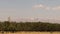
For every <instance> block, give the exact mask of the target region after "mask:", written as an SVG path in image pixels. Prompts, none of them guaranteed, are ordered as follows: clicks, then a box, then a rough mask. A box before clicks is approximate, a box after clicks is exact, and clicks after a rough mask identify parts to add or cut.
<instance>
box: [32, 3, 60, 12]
mask: <svg viewBox="0 0 60 34" xmlns="http://www.w3.org/2000/svg"><path fill="white" fill-rule="evenodd" d="M33 9H43V10H54V11H55V10H60V6H55V7H49V6H45V5H43V4H40V5H34V6H33Z"/></svg>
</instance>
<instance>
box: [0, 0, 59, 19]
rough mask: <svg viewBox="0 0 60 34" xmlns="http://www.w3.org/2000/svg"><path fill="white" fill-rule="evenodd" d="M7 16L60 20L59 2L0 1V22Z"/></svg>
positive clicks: (41, 0) (38, 0)
mask: <svg viewBox="0 0 60 34" xmlns="http://www.w3.org/2000/svg"><path fill="white" fill-rule="evenodd" d="M8 16H11V17H12V18H15V17H16V18H18V17H23V18H24V17H43V18H52V19H59V18H60V0H0V20H6V19H7V17H8Z"/></svg>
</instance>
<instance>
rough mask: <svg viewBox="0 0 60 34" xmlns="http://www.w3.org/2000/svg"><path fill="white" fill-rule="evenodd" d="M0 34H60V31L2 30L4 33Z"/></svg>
mask: <svg viewBox="0 0 60 34" xmlns="http://www.w3.org/2000/svg"><path fill="white" fill-rule="evenodd" d="M0 34H60V32H52V33H51V32H15V33H12V32H4V33H1V32H0Z"/></svg>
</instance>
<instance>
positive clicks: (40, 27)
mask: <svg viewBox="0 0 60 34" xmlns="http://www.w3.org/2000/svg"><path fill="white" fill-rule="evenodd" d="M0 31H11V32H15V31H60V24H52V23H44V22H20V23H17V22H8V21H5V22H0Z"/></svg>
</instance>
